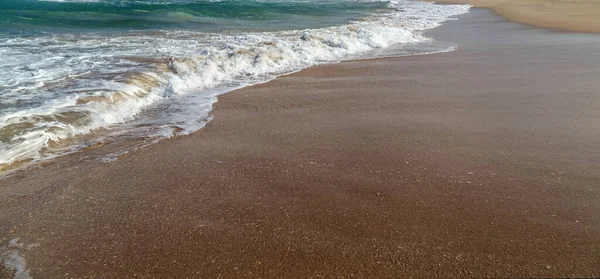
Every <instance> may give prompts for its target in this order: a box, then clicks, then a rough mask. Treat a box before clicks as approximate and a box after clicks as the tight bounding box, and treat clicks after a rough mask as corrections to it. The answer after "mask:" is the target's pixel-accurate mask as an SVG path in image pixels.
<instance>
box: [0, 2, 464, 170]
mask: <svg viewBox="0 0 600 279" xmlns="http://www.w3.org/2000/svg"><path fill="white" fill-rule="evenodd" d="M388 5H389V6H387V9H388V10H387V11H386V12H385V13H378V14H374V15H372V16H369V17H365V18H363V19H362V20H359V21H353V22H351V23H349V24H345V25H340V26H331V27H326V28H315V29H305V30H287V31H262V32H221V33H207V32H197V31H189V30H188V31H184V30H172V31H135V32H126V33H121V34H119V35H106V34H103V33H99V34H55V35H48V36H35V37H15V38H7V39H3V40H1V41H0V58H2V61H3V62H4V65H2V66H0V70H1V71H0V89H1V90H2V91H1V93H0V94H1V95H2V96H3V99H2V100H1V101H0V108H2V110H1V113H0V165H8V164H13V163H15V162H21V161H29V160H38V159H43V158H48V157H51V156H55V155H57V154H61V153H64V152H66V150H73V149H74V148H75V149H76V148H80V147H83V146H84V145H82V144H81V143H78V144H76V143H72V142H69V141H70V140H72V139H73V138H75V137H77V136H80V135H85V134H89V133H91V132H92V131H98V130H99V129H103V130H104V131H105V133H104V135H105V136H106V135H110V134H111V133H116V134H119V135H122V134H124V133H128V132H131V131H135V135H137V136H153V137H156V138H164V137H168V136H172V135H174V134H186V133H190V132H192V131H195V130H197V129H199V128H200V127H202V126H203V125H204V124H205V123H206V121H207V120H208V119H209V113H210V109H211V104H212V103H213V102H214V101H215V99H216V96H217V95H219V94H222V93H225V92H227V91H230V90H232V89H234V88H239V87H241V86H245V85H248V84H253V83H258V82H264V81H267V80H270V79H272V78H275V77H276V76H278V75H281V74H285V73H289V72H293V71H297V70H300V69H303V68H306V67H309V66H312V65H316V64H319V63H326V62H333V61H340V60H345V59H353V58H357V57H365V56H369V55H372V53H373V51H375V50H382V49H390V48H394V47H395V46H399V45H409V44H417V43H428V42H431V43H432V44H430V48H429V49H427V51H444V50H446V49H447V48H448V45H436V44H433V43H434V42H433V41H431V40H430V39H428V38H426V37H424V36H423V35H422V31H423V30H427V29H430V28H433V27H436V26H438V25H439V24H441V23H442V22H443V21H445V20H448V19H449V18H450V17H452V16H455V15H458V14H461V13H465V12H467V11H468V6H460V5H444V6H441V5H435V4H430V3H421V2H412V1H407V2H392V3H388ZM176 16H184V17H186V16H187V15H181V14H180V15H176ZM423 52H426V51H423ZM157 129H158V132H157ZM65 142H68V143H69V144H65Z"/></svg>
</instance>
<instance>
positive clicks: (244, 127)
mask: <svg viewBox="0 0 600 279" xmlns="http://www.w3.org/2000/svg"><path fill="white" fill-rule="evenodd" d="M432 35H433V36H435V37H437V38H440V39H444V40H450V41H455V42H459V43H460V47H459V50H458V51H455V52H451V53H443V54H434V55H426V56H413V57H402V58H394V59H377V60H365V61H351V62H345V63H340V64H336V65H324V66H319V67H314V68H311V69H308V70H305V71H301V72H299V73H295V74H292V75H289V76H285V77H281V78H278V79H276V80H274V81H272V82H269V83H266V84H262V85H257V86H253V87H249V88H246V89H242V90H239V91H236V92H233V93H230V94H228V95H225V96H222V97H220V98H219V102H218V103H216V104H215V109H214V120H213V121H212V122H210V123H209V124H208V125H207V126H206V127H205V128H203V129H202V130H200V131H199V132H197V133H194V134H193V135H191V136H185V137H180V138H175V139H170V140H165V141H162V142H160V143H158V144H155V145H151V146H150V147H148V148H144V149H142V150H138V151H135V152H131V153H129V154H126V155H124V156H122V157H121V158H120V159H119V160H118V161H116V162H112V163H104V164H101V163H95V162H90V160H86V156H91V155H90V154H93V153H94V152H102V149H103V148H97V149H93V150H89V151H87V152H80V153H77V154H74V155H70V156H65V157H61V158H58V159H56V160H54V161H52V162H48V163H45V164H44V165H41V166H39V167H36V168H32V169H29V170H25V171H22V172H19V173H17V174H15V175H12V176H10V177H8V178H6V179H4V180H0V233H1V234H0V236H1V238H2V239H0V240H2V242H3V243H7V242H8V241H9V240H10V239H14V238H16V237H20V238H21V240H20V241H21V242H22V243H23V244H24V246H23V248H17V247H12V248H11V249H12V250H14V251H19V252H20V255H21V256H22V257H23V259H24V260H26V262H27V267H28V268H30V272H31V275H32V277H33V278H91V277H93V278H131V277H141V278H167V277H176V278H231V277H234V278H236V277H259V278H265V277H266V278H290V277H291V278H308V277H314V278H317V277H327V278H331V277H343V278H347V277H359V278H361V277H371V278H384V277H388V278H389V277H478V278H480V277H487V276H490V277H567V276H576V277H598V276H600V253H599V251H600V215H598V212H600V195H599V193H600V148H599V147H600V125H599V123H600V110H599V109H598V108H599V107H600V91H599V90H600V89H599V88H600V80H599V79H598V77H599V76H600V67H598V65H600V55H598V54H600V48H599V46H600V44H599V43H600V37H599V36H594V35H587V34H569V33H558V32H551V31H545V30H538V29H533V28H529V27H526V26H522V25H518V24H515V23H508V22H504V21H503V20H502V19H500V18H499V17H497V16H495V15H494V14H493V13H491V12H489V11H487V10H480V9H475V10H473V11H472V12H471V13H469V14H468V15H465V16H463V17H461V20H459V21H455V22H452V23H449V24H447V25H445V26H443V27H442V28H439V29H437V30H435V31H434V32H433V33H432ZM29 245H33V246H30V247H29V248H27V247H28V246H29ZM0 276H1V275H0ZM4 276H8V275H7V274H6V273H5V274H4Z"/></svg>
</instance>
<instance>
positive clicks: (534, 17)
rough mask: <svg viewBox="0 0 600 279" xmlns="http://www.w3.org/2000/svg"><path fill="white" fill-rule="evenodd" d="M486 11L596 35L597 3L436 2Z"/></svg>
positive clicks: (553, 0)
mask: <svg viewBox="0 0 600 279" xmlns="http://www.w3.org/2000/svg"><path fill="white" fill-rule="evenodd" d="M433 2H438V3H452V4H454V3H461V4H470V5H474V6H475V7H479V8H490V9H492V10H493V11H495V12H496V13H498V14H500V15H501V16H503V17H505V18H507V19H509V20H513V21H516V22H520V23H524V24H529V25H533V26H538V27H543V28H553V29H560V30H566V31H575V32H593V33H599V32H600V0H436V1H433Z"/></svg>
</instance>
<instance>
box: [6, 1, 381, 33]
mask: <svg viewBox="0 0 600 279" xmlns="http://www.w3.org/2000/svg"><path fill="white" fill-rule="evenodd" d="M386 9H387V3H386V2H361V1H333V0H330V1H319V2H311V1H248V0H234V1H203V0H195V1H194V0H153V1H152V0H142V1H117V0H99V1H64V2H63V1H56V2H53V1H37V0H5V1H4V2H2V3H0V25H1V26H2V31H3V32H8V33H13V32H16V33H18V32H20V31H25V32H27V31H45V32H57V31H58V32H60V31H63V32H74V31H82V32H89V31H115V30H130V29H137V30H140V29H165V28H168V29H184V30H198V31H208V32H218V31H224V30H240V29H241V30H251V29H255V30H284V29H290V28H293V29H304V28H319V27H325V26H331V25H339V24H345V23H347V22H349V21H352V20H358V19H360V18H363V17H365V16H367V15H370V14H373V13H377V12H378V11H384V10H386Z"/></svg>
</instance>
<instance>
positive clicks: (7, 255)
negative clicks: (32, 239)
mask: <svg viewBox="0 0 600 279" xmlns="http://www.w3.org/2000/svg"><path fill="white" fill-rule="evenodd" d="M20 240H21V239H20V238H18V237H17V238H14V239H12V240H10V241H9V242H8V244H7V245H6V246H3V247H0V257H1V259H0V260H1V262H2V263H3V265H4V269H6V270H9V271H10V272H12V273H13V276H12V278H13V279H30V278H31V276H30V275H29V269H27V264H26V262H25V259H24V258H23V257H22V256H21V252H22V251H23V250H25V249H29V248H32V247H35V245H29V246H27V247H26V246H25V245H24V244H23V243H22V242H20Z"/></svg>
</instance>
